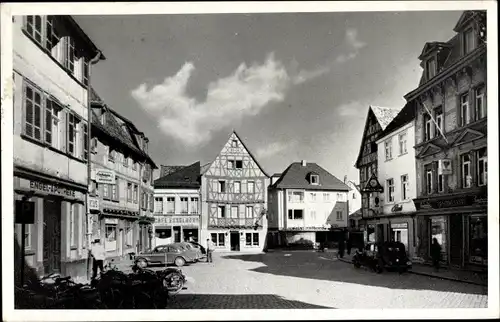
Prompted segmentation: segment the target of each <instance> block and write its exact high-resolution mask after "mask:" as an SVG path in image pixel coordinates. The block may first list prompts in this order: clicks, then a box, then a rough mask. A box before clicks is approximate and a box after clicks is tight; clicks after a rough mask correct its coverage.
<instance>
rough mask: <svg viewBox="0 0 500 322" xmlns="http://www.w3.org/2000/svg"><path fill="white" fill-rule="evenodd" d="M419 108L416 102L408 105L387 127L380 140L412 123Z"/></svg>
mask: <svg viewBox="0 0 500 322" xmlns="http://www.w3.org/2000/svg"><path fill="white" fill-rule="evenodd" d="M416 113H417V108H416V106H415V102H414V101H411V102H409V103H406V105H405V107H403V109H402V110H401V111H400V112H399V113H398V115H396V117H395V118H394V119H393V120H392V121H391V122H390V123H389V124H388V125H387V127H386V128H385V130H383V131H382V133H380V135H379V138H382V137H384V136H386V135H387V134H389V133H391V132H393V131H395V130H397V129H399V128H400V127H402V126H404V125H406V124H408V123H410V122H412V121H413V120H414V119H415V116H416Z"/></svg>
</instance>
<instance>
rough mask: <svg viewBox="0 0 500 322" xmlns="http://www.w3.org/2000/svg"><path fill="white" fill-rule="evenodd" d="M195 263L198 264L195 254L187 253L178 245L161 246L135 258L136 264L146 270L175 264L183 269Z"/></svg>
mask: <svg viewBox="0 0 500 322" xmlns="http://www.w3.org/2000/svg"><path fill="white" fill-rule="evenodd" d="M194 262H196V255H195V254H194V252H190V251H187V250H186V249H184V248H183V247H181V245H178V244H168V245H159V246H156V247H155V248H154V249H152V250H150V251H146V252H143V253H140V254H139V255H136V256H135V258H134V264H135V265H137V267H139V268H145V267H147V266H150V265H155V264H161V265H168V264H175V265H176V266H178V267H181V266H184V264H186V263H194Z"/></svg>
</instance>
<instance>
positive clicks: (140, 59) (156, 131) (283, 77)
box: [75, 11, 461, 182]
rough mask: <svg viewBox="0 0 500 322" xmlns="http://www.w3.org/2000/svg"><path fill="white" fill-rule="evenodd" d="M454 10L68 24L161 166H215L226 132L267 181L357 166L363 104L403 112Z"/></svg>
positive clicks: (104, 19)
mask: <svg viewBox="0 0 500 322" xmlns="http://www.w3.org/2000/svg"><path fill="white" fill-rule="evenodd" d="M460 14H461V12H458V11H449V12H357V13H349V12H320V13H252V14H202V15H179V14H177V15H128V16H109V15H106V16H75V19H76V21H77V22H78V23H79V24H80V26H81V27H82V29H83V30H84V31H85V32H86V33H87V35H88V36H89V37H90V38H91V39H92V41H93V42H94V43H95V44H96V45H97V47H98V48H100V49H101V50H102V51H103V53H104V55H105V56H106V58H107V59H106V60H105V61H101V62H99V63H98V64H97V65H95V66H94V68H93V69H92V84H93V87H94V88H95V89H96V91H97V92H98V93H99V95H100V97H101V98H102V99H103V100H104V101H105V102H106V104H107V105H108V106H110V107H111V108H112V109H114V110H116V111H117V112H118V113H120V114H122V115H123V116H125V117H126V118H128V119H130V120H131V121H133V122H134V123H135V124H136V126H137V127H138V128H139V130H141V131H143V132H144V133H145V134H146V136H147V137H148V138H149V140H150V143H149V154H150V155H151V157H152V158H153V160H154V161H155V162H156V164H157V165H158V166H160V165H188V164H191V163H194V162H196V161H198V160H199V161H201V162H202V164H205V163H208V162H211V161H213V159H214V158H215V157H216V156H217V154H218V153H219V152H220V150H221V149H222V147H223V145H224V144H225V143H226V141H227V140H228V138H229V136H230V134H231V132H232V131H233V130H235V131H236V132H237V133H238V135H239V136H240V137H241V138H242V140H243V141H244V142H245V145H246V146H247V147H248V148H249V149H250V150H251V152H252V153H253V155H254V156H255V157H256V158H257V161H258V162H259V163H260V165H261V166H262V167H263V168H264V170H265V171H266V172H267V173H268V174H270V175H271V174H273V173H277V172H278V173H280V172H282V171H283V170H284V169H286V167H287V166H288V165H289V164H290V163H292V162H298V161H300V160H307V161H308V162H316V163H318V164H319V165H320V166H322V167H323V168H325V169H326V170H328V171H329V172H331V173H332V174H333V175H335V176H336V177H338V178H339V179H341V180H342V179H343V177H344V175H347V176H348V179H349V180H353V181H355V182H357V181H358V178H359V175H358V171H357V170H356V169H355V167H354V163H355V161H356V157H357V154H358V152H359V145H360V144H361V136H362V134H363V127H364V124H365V121H366V115H367V111H368V107H369V105H376V106H386V107H394V108H402V107H403V106H404V104H405V100H404V98H403V96H404V95H405V94H406V93H408V92H410V91H411V90H413V89H414V88H416V87H417V85H418V80H419V78H420V75H421V72H422V69H421V67H420V61H419V60H418V56H419V54H420V52H421V51H422V49H423V47H424V44H425V42H427V41H447V40H448V39H450V38H451V37H452V36H453V35H454V32H453V27H454V26H455V23H456V22H457V21H458V18H459V17H460Z"/></svg>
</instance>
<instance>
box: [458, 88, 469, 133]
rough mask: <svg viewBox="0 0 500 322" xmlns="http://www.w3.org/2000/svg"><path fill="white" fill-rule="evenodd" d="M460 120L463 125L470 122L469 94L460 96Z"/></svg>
mask: <svg viewBox="0 0 500 322" xmlns="http://www.w3.org/2000/svg"><path fill="white" fill-rule="evenodd" d="M460 122H461V125H462V126H465V125H467V124H469V123H470V113H469V94H463V95H462V96H460Z"/></svg>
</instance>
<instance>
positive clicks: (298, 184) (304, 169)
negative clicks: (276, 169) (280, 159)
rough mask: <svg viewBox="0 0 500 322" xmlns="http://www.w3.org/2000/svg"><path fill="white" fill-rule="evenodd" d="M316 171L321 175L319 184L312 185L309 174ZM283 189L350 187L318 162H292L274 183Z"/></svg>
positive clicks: (344, 188) (346, 188)
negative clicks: (303, 163) (308, 177)
mask: <svg viewBox="0 0 500 322" xmlns="http://www.w3.org/2000/svg"><path fill="white" fill-rule="evenodd" d="M311 172H315V173H317V174H318V175H319V185H311V184H310V183H309V181H308V179H307V175H308V174H309V173H311ZM273 186H274V187H276V188H281V189H308V190H338V191H349V187H348V186H347V185H346V184H345V183H343V182H342V181H341V180H339V179H338V178H337V177H335V176H334V175H333V174H331V173H330V172H328V171H326V170H325V169H323V168H322V167H320V166H319V165H318V164H316V163H309V162H308V163H307V164H306V165H305V166H303V165H302V163H301V162H294V163H292V164H291V165H290V166H289V167H288V168H287V169H286V170H285V171H284V172H283V174H282V175H281V177H280V178H279V179H278V181H276V183H275V184H274V185H273Z"/></svg>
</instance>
